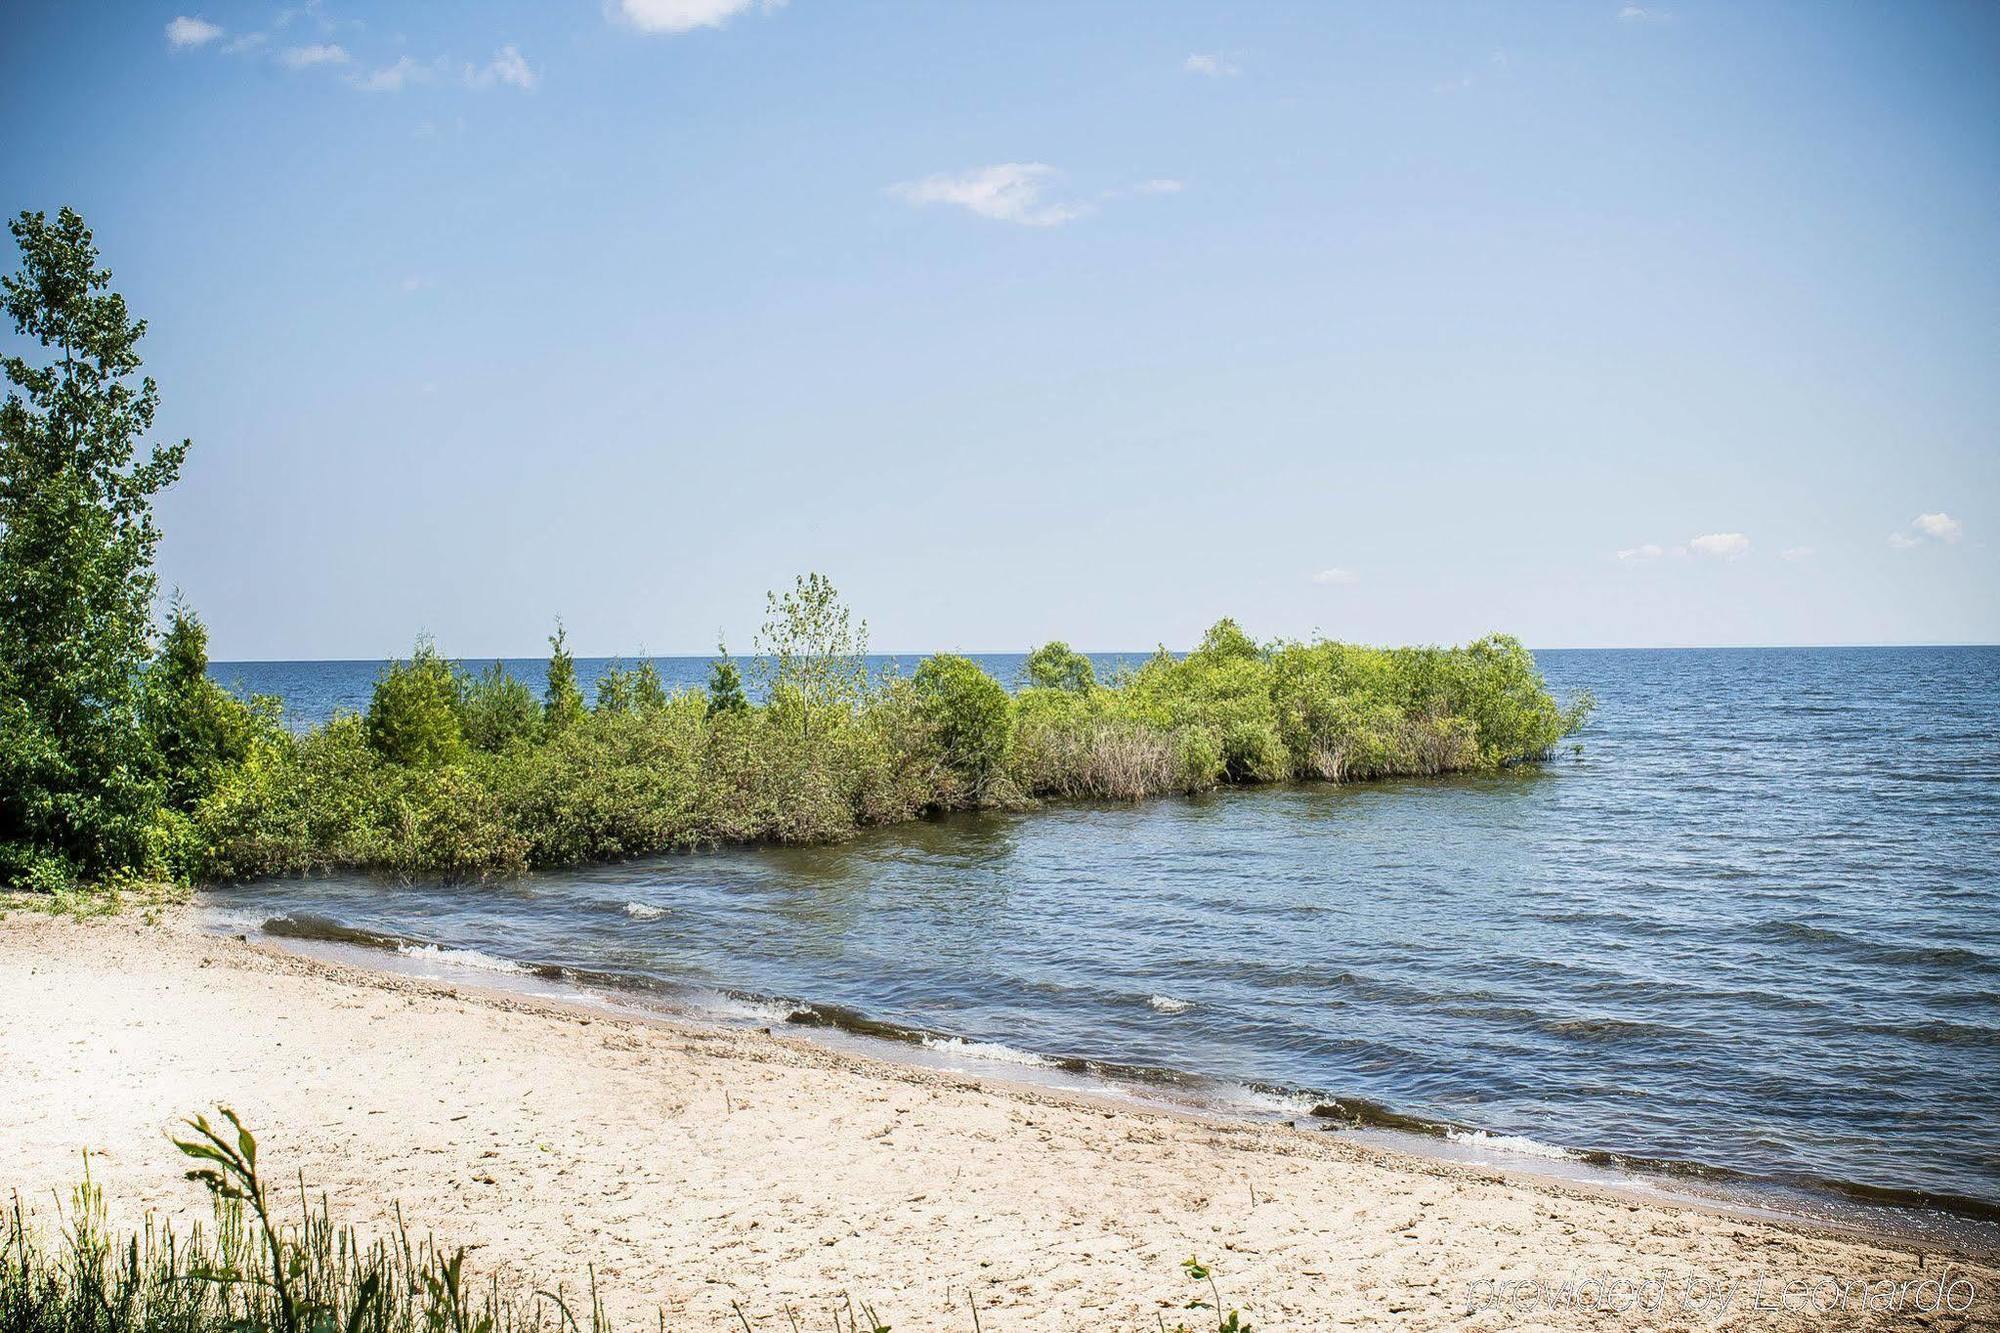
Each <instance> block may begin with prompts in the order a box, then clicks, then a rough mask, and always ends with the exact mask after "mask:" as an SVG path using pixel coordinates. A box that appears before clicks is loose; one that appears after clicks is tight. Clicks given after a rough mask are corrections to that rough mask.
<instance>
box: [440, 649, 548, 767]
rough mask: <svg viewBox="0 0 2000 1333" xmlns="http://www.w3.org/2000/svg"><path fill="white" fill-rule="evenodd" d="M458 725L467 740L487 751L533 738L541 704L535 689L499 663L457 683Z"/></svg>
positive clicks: (537, 727)
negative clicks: (530, 687) (536, 696)
mask: <svg viewBox="0 0 2000 1333" xmlns="http://www.w3.org/2000/svg"><path fill="white" fill-rule="evenodd" d="M458 726H459V730H460V731H461V732H462V733H464V736H465V740H466V743H467V744H469V745H471V746H472V747H473V748H474V749H477V750H482V751H485V752H486V753H488V754H498V753H500V752H501V751H502V750H505V749H506V748H507V747H508V746H510V745H515V744H519V743H522V742H525V741H529V740H532V739H534V738H535V736H536V735H537V734H538V733H539V732H540V731H541V729H542V705H541V703H540V701H538V700H537V699H536V698H535V692H534V691H533V690H531V689H529V688H528V687H527V685H526V684H525V683H524V682H522V681H519V680H516V679H515V678H514V677H513V676H512V675H511V674H510V673H509V672H508V670H507V668H506V667H504V666H502V665H501V664H500V663H498V662H494V663H491V664H489V665H488V666H487V668H486V670H484V671H482V672H480V673H479V674H478V675H477V676H474V677H472V678H470V679H468V680H461V681H460V682H459V692H458Z"/></svg>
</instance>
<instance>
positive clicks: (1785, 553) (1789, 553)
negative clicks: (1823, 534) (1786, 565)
mask: <svg viewBox="0 0 2000 1333" xmlns="http://www.w3.org/2000/svg"><path fill="white" fill-rule="evenodd" d="M1812 557H1813V548H1812V547H1810V546H1787V547H1786V548H1785V549H1784V550H1782V551H1780V552H1778V558H1779V559H1780V560H1810V559H1812Z"/></svg>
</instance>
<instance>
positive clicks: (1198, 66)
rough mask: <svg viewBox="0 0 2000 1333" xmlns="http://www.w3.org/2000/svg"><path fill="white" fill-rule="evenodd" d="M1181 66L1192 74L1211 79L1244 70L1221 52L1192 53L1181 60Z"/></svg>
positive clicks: (1221, 77)
mask: <svg viewBox="0 0 2000 1333" xmlns="http://www.w3.org/2000/svg"><path fill="white" fill-rule="evenodd" d="M1181 68H1182V69H1184V70H1186V71H1187V72H1188V73H1190V74H1200V75H1202V76H1203V77H1205V78H1210V79H1226V78H1229V77H1231V76H1233V75H1237V74H1241V73H1242V72H1243V66H1241V65H1239V64H1237V63H1236V62H1235V61H1233V60H1231V59H1229V58H1228V57H1227V56H1224V55H1221V54H1219V53H1217V54H1212V55H1200V54H1196V55H1191V56H1189V57H1188V58H1187V59H1186V60H1183V61H1182V62H1181Z"/></svg>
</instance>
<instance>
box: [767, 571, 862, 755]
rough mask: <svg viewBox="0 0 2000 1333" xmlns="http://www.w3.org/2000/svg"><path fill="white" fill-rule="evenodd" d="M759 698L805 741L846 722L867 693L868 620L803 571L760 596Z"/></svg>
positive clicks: (827, 583)
mask: <svg viewBox="0 0 2000 1333" xmlns="http://www.w3.org/2000/svg"><path fill="white" fill-rule="evenodd" d="M757 651H758V654H759V656H758V659H757V665H758V669H759V671H760V672H761V673H762V675H763V678H764V686H765V697H766V698H767V699H768V700H769V701H770V704H771V706H772V707H773V708H774V709H776V710H777V711H778V712H779V714H780V715H781V716H782V717H783V718H784V719H785V720H786V721H787V722H788V724H789V725H791V726H794V727H796V728H797V730H798V732H799V735H800V737H801V738H802V739H804V740H806V741H807V742H813V741H817V740H821V739H823V738H825V737H826V736H827V735H828V734H829V733H830V732H831V731H832V730H833V729H834V728H836V727H838V726H840V725H842V724H843V723H844V722H846V721H847V720H849V719H850V718H851V717H852V715H853V712H854V710H855V709H856V708H858V707H860V705H861V703H862V701H863V699H865V698H866V697H867V694H868V663H867V661H866V659H867V656H868V622H867V621H865V620H863V621H859V622H856V621H854V619H853V618H852V614H851V613H850V612H849V611H848V609H847V606H846V604H845V603H843V602H842V601H841V600H840V594H839V592H838V591H836V590H835V588H834V586H833V583H832V582H831V581H830V580H829V579H828V578H827V577H826V575H824V574H801V575H800V576H799V577H798V578H797V579H796V580H795V581H794V582H793V584H792V590H791V591H790V592H788V593H785V594H784V595H783V596H780V595H779V594H777V593H775V592H774V593H771V594H769V595H768V596H767V597H766V598H765V619H764V628H763V629H762V630H761V631H759V632H758V635H757Z"/></svg>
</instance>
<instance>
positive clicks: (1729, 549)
mask: <svg viewBox="0 0 2000 1333" xmlns="http://www.w3.org/2000/svg"><path fill="white" fill-rule="evenodd" d="M1749 550H1750V539H1749V538H1748V537H1746V536H1744V535H1743V534H1742V533H1740V532H1704V533H1703V534H1702V535H1701V536H1699V537H1690V538H1688V539H1687V541H1686V542H1684V543H1682V544H1681V545H1678V546H1662V545H1660V544H1659V543H1658V542H1646V543H1644V544H1643V545H1640V546H1628V547H1626V548H1625V549H1624V550H1622V551H1614V552H1613V553H1612V554H1614V555H1616V556H1617V557H1618V558H1619V559H1620V560H1624V561H1628V562H1630V561H1639V560H1684V559H1686V558H1687V557H1688V556H1691V555H1698V556H1704V557H1706V558H1707V559H1710V560H1734V559H1736V558H1737V557H1738V556H1741V555H1744V554H1746V553H1748V551H1749Z"/></svg>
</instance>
